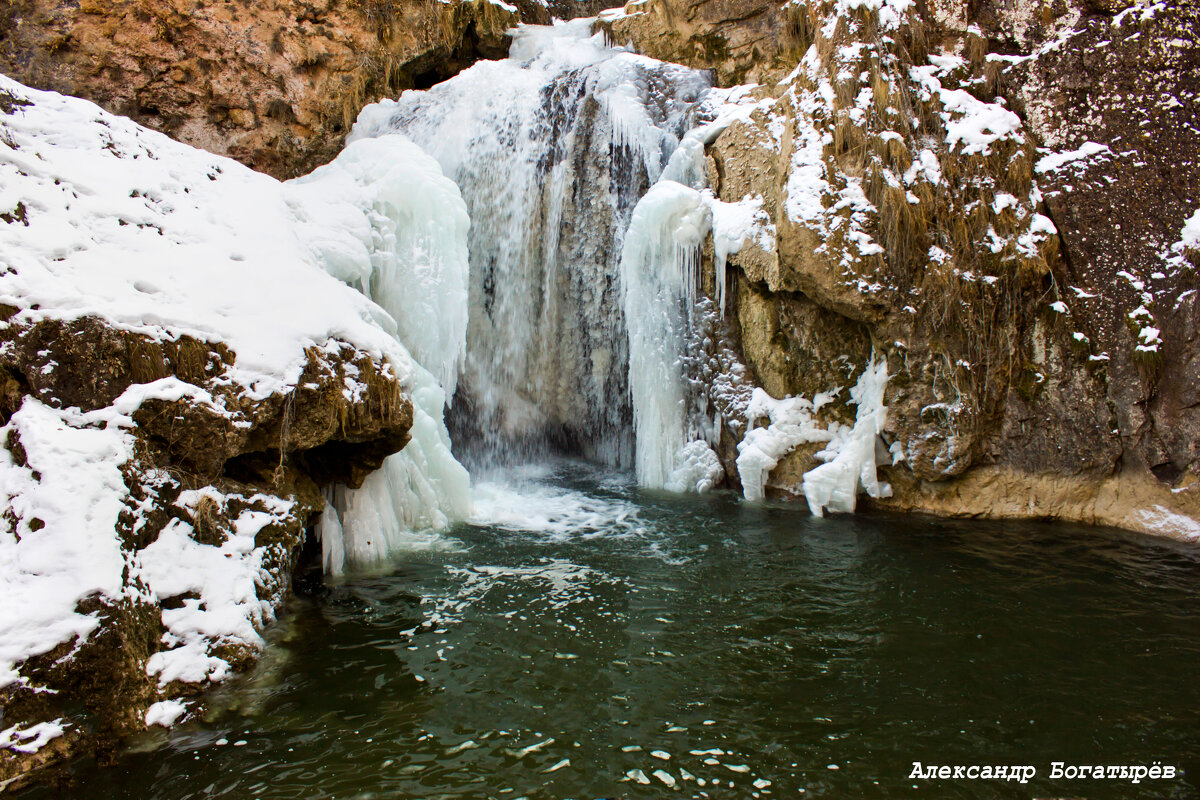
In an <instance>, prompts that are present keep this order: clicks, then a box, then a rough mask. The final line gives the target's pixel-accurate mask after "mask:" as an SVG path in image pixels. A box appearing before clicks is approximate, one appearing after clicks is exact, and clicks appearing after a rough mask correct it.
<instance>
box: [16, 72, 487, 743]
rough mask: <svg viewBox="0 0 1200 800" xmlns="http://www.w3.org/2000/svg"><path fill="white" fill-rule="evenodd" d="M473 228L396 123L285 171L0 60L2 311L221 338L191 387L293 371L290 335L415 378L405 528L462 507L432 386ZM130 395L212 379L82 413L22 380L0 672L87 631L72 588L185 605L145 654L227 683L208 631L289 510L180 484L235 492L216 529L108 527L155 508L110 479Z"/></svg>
mask: <svg viewBox="0 0 1200 800" xmlns="http://www.w3.org/2000/svg"><path fill="white" fill-rule="evenodd" d="M3 109H9V110H8V111H7V112H6V111H4V110H3ZM380 165H387V166H386V168H385V167H381V166H380ZM467 225H468V220H467V216H466V209H465V206H464V205H463V203H462V200H461V198H460V197H459V195H458V190H457V188H456V187H455V186H454V184H453V183H452V182H450V181H449V180H447V179H445V178H443V177H442V176H441V172H440V168H439V167H438V165H437V164H436V162H434V161H433V159H431V158H429V157H428V156H425V155H424V154H423V153H421V152H420V150H419V149H417V148H416V147H415V146H414V145H412V144H411V143H410V142H408V141H407V140H405V139H403V138H402V137H398V136H392V137H384V138H382V139H379V140H374V141H371V142H366V143H361V144H359V145H356V146H353V147H351V148H348V149H347V151H346V152H345V153H344V154H343V156H341V157H340V158H339V159H338V160H336V161H335V162H334V163H333V164H331V165H330V166H328V167H325V168H323V169H322V170H321V171H319V173H318V174H315V175H313V176H310V177H309V178H308V179H305V180H302V181H298V182H293V183H286V184H285V183H280V182H278V181H276V180H274V179H272V178H270V177H267V176H264V175H261V174H259V173H255V172H253V171H251V170H249V169H247V168H246V167H243V166H242V165H240V164H238V163H237V162H234V161H232V160H230V159H226V158H222V157H219V156H214V155H211V154H209V153H205V152H202V151H199V150H196V149H194V148H191V147H188V146H185V145H182V144H179V143H177V142H175V141H173V140H171V139H168V138H167V137H165V136H163V135H161V134H158V133H155V132H153V131H149V130H147V129H145V128H142V127H140V126H138V125H136V124H134V123H133V122H132V121H130V120H128V119H125V118H122V117H117V116H114V115H112V114H108V113H106V112H104V111H103V110H101V109H100V108H98V107H97V106H95V105H93V104H91V103H88V102H85V101H82V100H78V99H74V98H69V97H63V96H61V95H58V94H54V93H48V92H38V91H34V90H31V89H28V88H26V87H24V86H21V85H19V84H17V83H15V82H13V81H11V80H9V79H7V78H5V77H3V76H0V267H2V269H0V303H3V304H6V305H9V306H12V307H14V308H16V309H18V311H17V312H16V313H15V315H13V316H12V317H10V318H9V320H8V321H7V322H5V323H0V324H4V325H7V326H12V325H24V324H32V323H37V322H39V321H44V320H75V319H79V318H82V317H89V316H90V317H97V318H99V319H100V320H102V321H103V322H104V323H105V324H107V325H108V326H111V327H113V328H116V329H119V330H124V331H130V332H136V333H138V334H140V335H143V336H149V337H151V338H154V339H159V340H174V339H176V338H178V337H180V336H184V335H186V336H191V337H195V338H197V339H200V340H202V341H205V342H208V343H222V344H223V345H225V346H226V347H228V349H230V350H231V351H232V352H233V353H234V355H235V362H234V364H233V366H232V367H230V368H229V369H227V370H226V372H225V373H224V374H222V375H218V376H215V377H214V378H213V379H212V381H211V384H210V385H209V388H212V387H214V386H219V387H222V388H223V389H229V390H232V391H233V392H234V393H235V394H237V395H240V396H242V397H243V398H246V399H248V400H256V399H261V398H265V397H268V396H271V395H279V394H280V393H283V392H287V391H288V390H289V389H290V388H291V387H293V386H294V385H295V383H296V381H297V380H298V379H299V378H300V375H301V371H302V369H303V368H304V365H305V363H306V359H307V357H306V353H305V350H306V348H312V347H317V348H326V347H328V346H329V345H330V343H331V342H332V341H340V342H346V343H349V344H350V345H352V346H354V347H355V348H357V349H358V350H360V351H362V352H365V353H367V354H368V355H370V356H371V357H372V358H373V359H375V360H376V361H377V362H379V363H381V364H383V363H385V364H386V365H387V366H388V367H389V368H390V370H391V372H392V373H393V374H394V375H395V376H396V377H398V378H399V379H400V381H401V382H402V383H403V384H404V385H405V386H406V387H407V388H408V389H409V391H410V393H411V394H412V395H413V399H414V401H415V403H416V406H417V408H416V420H415V423H414V428H413V431H412V435H413V439H414V440H413V442H412V444H411V445H410V447H409V448H406V450H405V451H404V452H403V453H401V454H398V455H396V456H393V457H392V459H390V460H389V462H388V463H389V465H390V468H389V472H388V474H389V475H390V476H391V478H392V485H391V487H390V488H391V490H392V491H393V492H394V493H395V494H396V496H398V497H400V498H402V500H403V501H404V502H405V503H406V509H405V510H406V512H407V513H408V514H409V518H410V519H412V520H414V521H416V522H420V523H426V522H428V521H433V522H441V523H443V524H444V522H445V521H446V520H447V519H448V518H449V516H450V515H451V513H452V512H455V513H457V512H461V513H462V514H465V513H467V511H469V504H467V505H466V507H463V502H462V497H463V496H464V495H465V494H466V492H467V483H468V478H467V476H466V472H465V470H463V469H462V468H461V467H460V466H458V464H457V462H455V461H454V459H453V456H452V455H451V454H450V451H449V441H448V437H447V436H446V433H445V426H444V423H443V421H442V417H441V413H442V408H441V405H442V402H443V401H444V396H445V395H444V392H443V390H442V388H441V384H447V385H449V386H451V387H452V386H453V384H454V381H455V380H456V371H457V367H458V364H459V363H460V362H461V359H462V351H463V348H464V346H465V306H466V288H465V286H466V284H465V275H466V268H467V266H466V230H467ZM383 284H386V285H389V286H391V287H392V289H393V294H392V295H389V294H388V293H387V292H385V291H383V289H382V288H381V287H382V285H383ZM396 292H402V293H404V294H406V295H407V296H406V297H405V298H397V297H395V296H394V294H395V293H396ZM367 293H375V294H379V295H381V296H383V297H384V299H385V300H388V301H391V302H389V304H388V305H389V308H390V309H391V311H392V312H393V313H395V314H396V315H397V316H399V315H400V312H402V311H406V310H407V309H408V307H409V306H411V308H412V311H411V313H410V314H406V315H405V316H404V317H403V318H402V319H400V320H399V322H398V321H397V318H396V317H394V316H393V315H392V314H390V313H389V312H388V311H385V310H384V308H383V307H381V306H380V305H377V304H376V303H375V302H373V301H372V300H370V299H368V297H367V296H366V295H367ZM401 300H403V302H401ZM460 308H461V309H463V310H462V311H461V313H459V312H458V311H456V309H460ZM402 340H408V341H409V342H411V344H412V349H413V350H414V351H415V352H417V353H418V354H419V356H420V358H421V359H422V360H423V361H425V362H426V363H425V366H422V364H421V363H419V362H418V361H415V360H414V359H413V358H412V357H411V356H410V355H409V348H407V347H406V346H405V344H404V343H403V342H402ZM425 367H428V369H426V368H425ZM439 382H440V383H439ZM353 390H354V387H349V388H348V391H351V393H353ZM148 398H159V399H163V400H167V401H177V400H179V399H181V398H188V399H189V400H190V401H192V402H194V403H199V404H203V405H207V406H213V404H214V401H213V397H212V394H211V393H210V392H209V391H208V389H206V388H203V387H199V386H195V385H192V384H188V383H185V382H183V381H181V380H179V379H177V378H166V379H163V380H160V381H156V382H154V383H152V384H146V385H134V386H132V387H131V388H130V389H129V390H128V391H126V392H125V394H124V395H122V396H121V397H119V398H118V399H117V400H116V402H115V403H114V404H113V405H112V406H110V407H107V408H101V409H98V410H95V411H91V412H87V413H83V412H80V411H79V410H78V409H70V408H68V409H56V408H53V407H51V406H50V405H47V404H45V403H43V402H39V401H37V400H34V399H33V398H30V397H27V398H25V401H24V404H23V405H22V407H21V408H20V410H19V411H17V413H16V414H14V415H13V417H12V419H11V420H9V422H8V424H7V425H6V426H4V427H3V428H2V429H0V436H6V437H9V438H6V439H5V441H7V442H13V441H19V442H20V443H21V447H20V448H16V449H14V448H12V447H11V445H10V447H9V448H8V449H3V448H0V502H2V503H3V504H4V506H5V507H6V508H9V509H11V510H12V512H13V513H10V514H6V515H4V516H3V518H2V519H0V688H2V687H4V686H8V685H12V684H14V683H16V684H21V683H24V682H25V678H24V677H22V676H21V675H20V674H19V672H18V670H17V666H18V665H19V664H20V663H21V662H22V661H23V660H25V659H27V658H29V657H31V656H35V655H38V654H42V653H46V652H49V651H50V650H52V649H53V648H54V647H56V646H57V645H59V644H60V643H62V642H71V641H72V640H73V641H74V642H75V643H76V647H78V646H79V645H81V644H83V643H84V642H86V640H87V638H88V637H89V636H91V635H93V634H94V633H95V631H96V629H97V628H98V626H99V625H101V620H100V618H99V616H98V615H97V614H96V613H95V612H90V613H84V612H83V611H81V610H80V607H79V605H78V604H79V603H80V601H82V600H85V599H88V598H96V599H99V600H101V601H102V602H103V603H104V604H106V605H113V604H126V605H128V604H150V605H154V604H156V603H157V602H158V601H159V600H160V599H162V598H168V597H179V596H185V597H186V598H188V599H186V600H185V602H184V603H183V605H182V606H177V607H174V608H171V609H163V611H162V622H163V625H164V628H165V630H166V633H165V634H164V636H163V640H162V643H161V644H162V647H163V650H162V652H159V653H158V654H156V655H153V656H152V657H151V658H150V660H149V662H148V663H147V665H146V668H147V672H148V673H149V674H150V675H151V676H152V677H154V678H155V679H156V680H157V681H158V682H159V683H160V684H161V685H166V684H168V683H170V682H172V681H176V680H178V681H184V682H200V681H205V680H209V681H218V680H221V679H223V678H224V677H225V676H226V675H227V674H229V672H230V671H231V670H230V664H229V663H228V662H226V661H225V660H224V659H222V658H221V657H220V655H219V653H218V652H216V651H215V650H214V648H215V647H216V646H217V645H230V644H232V645H235V646H245V647H248V648H250V649H251V650H253V649H257V648H259V647H261V644H262V641H261V638H260V635H259V634H260V632H261V630H262V628H263V626H264V625H265V624H266V623H268V622H269V621H270V619H271V618H272V616H273V613H274V604H275V603H277V602H278V600H279V597H280V594H281V592H280V579H279V576H278V575H274V574H272V573H271V566H270V565H271V563H272V562H271V553H270V552H268V548H269V547H272V546H275V547H278V546H279V545H261V544H260V543H259V542H258V541H256V534H258V532H259V531H260V530H262V529H263V528H264V526H267V525H271V524H278V523H280V522H281V520H285V519H287V518H288V517H289V515H291V514H292V513H293V509H292V507H291V506H292V504H291V502H290V501H287V500H283V499H280V498H278V497H273V496H266V495H255V496H253V497H242V496H239V495H222V494H221V493H220V492H217V491H216V490H211V491H209V490H202V491H200V492H196V491H193V492H185V493H184V494H183V495H182V496H180V497H179V499H178V500H177V501H176V502H175V505H177V506H179V508H180V509H182V511H183V513H182V514H181V515H180V516H181V517H183V518H187V517H189V516H192V515H194V512H195V511H196V508H197V505H198V504H199V503H200V502H208V503H215V504H217V505H218V506H221V507H222V508H224V507H225V505H224V504H226V503H230V502H232V503H235V504H236V507H237V508H244V510H242V511H240V512H237V513H232V514H231V515H230V518H231V529H230V530H229V531H228V534H227V535H226V536H225V539H224V541H223V542H220V543H205V542H202V541H200V539H201V538H202V537H199V536H196V535H194V532H193V530H192V527H191V525H189V524H188V523H186V522H184V521H182V519H174V520H172V521H171V522H170V523H169V524H168V525H167V526H166V528H165V529H164V530H163V531H162V532H161V533H160V534H159V535H158V536H157V538H156V540H155V541H153V542H152V543H150V544H149V545H148V546H145V547H142V548H141V549H140V550H136V551H134V550H130V549H129V548H128V547H127V546H126V544H125V543H124V542H123V541H122V539H121V536H120V534H119V533H118V528H119V527H120V525H121V523H120V520H121V519H122V516H123V515H126V516H129V517H130V518H132V519H133V520H134V522H133V523H131V525H132V527H133V529H135V530H136V529H137V528H138V527H139V526H140V524H141V523H140V520H141V519H142V518H143V517H144V516H145V514H146V513H147V512H148V511H150V510H151V507H152V506H153V505H154V504H155V503H156V502H159V503H160V504H161V502H162V501H157V500H156V497H155V494H154V489H153V480H154V476H153V475H150V476H149V478H148V480H149V484H147V483H146V481H147V476H146V475H145V474H142V475H140V476H139V480H141V481H142V485H143V486H145V485H149V486H150V496H149V497H148V498H141V499H139V498H138V497H135V496H133V494H132V493H131V491H130V488H129V486H128V485H127V484H128V483H129V481H130V479H129V477H128V475H127V474H126V472H127V471H128V470H130V469H134V468H135V467H136V468H138V469H141V467H140V466H138V465H137V464H136V463H135V462H136V461H137V458H138V456H137V446H136V429H135V425H134V423H133V420H132V418H131V416H132V414H133V412H134V411H135V410H136V409H137V408H138V407H139V405H140V404H141V403H142V402H144V401H145V400H146V399H148ZM214 407H215V406H214ZM429 464H435V465H436V466H437V467H438V469H439V470H440V472H439V473H438V474H437V475H435V476H434V477H433V478H429V477H426V476H424V475H423V474H422V471H423V467H425V466H426V465H429ZM447 476H448V477H447ZM161 478H162V481H163V483H164V484H166V483H171V482H172V478H171V477H170V476H169V475H166V474H165V473H164V474H163V475H162V476H161ZM205 494H207V495H208V497H207V499H206V498H205V497H204V496H203V495H205ZM231 507H232V506H231ZM350 532H351V531H348V533H350ZM339 563H340V562H339ZM172 702H173V701H164V703H165V705H164V703H160V704H157V706H156V707H155V708H154V709H152V713H151V714H150V715H149V716H148V717H147V721H148V723H156V722H157V723H165V724H169V723H170V722H173V721H174V719H175V718H177V717H178V716H179V712H180V710H181V709H182V706H179V705H178V704H172ZM60 722H61V721H56V722H54V723H53V725H54V729H55V730H56V731H58V732H59V733H61V730H62V727H63V725H62V724H60ZM46 730H49V729H48V728H44V727H43V728H37V731H42V732H43V733H44V732H45V731H46ZM37 731H35V729H34V728H29V729H28V730H25V731H21V730H18V729H17V728H9V729H7V730H4V731H0V741H2V742H10V743H18V744H20V745H21V746H22V747H27V746H30V745H29V742H31V741H36V742H42V741H43V740H44V739H48V738H50V737H49V736H43V735H42V734H41V733H38V734H37V735H36V736H35V735H34V733H36V732H37ZM22 743H23V744H22ZM43 743H44V742H43ZM0 746H6V745H0ZM14 746H15V745H14Z"/></svg>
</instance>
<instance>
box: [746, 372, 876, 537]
mask: <svg viewBox="0 0 1200 800" xmlns="http://www.w3.org/2000/svg"><path fill="white" fill-rule="evenodd" d="M886 388H887V362H886V361H883V360H880V361H878V362H873V363H871V364H870V365H868V366H867V369H866V370H865V371H864V372H863V374H862V376H861V377H860V378H859V381H858V383H857V384H856V385H855V386H854V387H853V388H852V389H851V390H850V402H851V403H854V404H857V406H858V413H857V415H856V419H855V422H854V425H853V426H849V425H842V424H839V423H837V422H832V423H829V424H828V425H825V426H822V425H820V424H819V423H818V421H817V420H816V419H815V414H816V412H817V411H819V410H820V409H821V407H822V406H824V405H826V404H827V403H829V402H830V401H831V400H832V399H833V395H834V394H836V393H837V391H840V389H839V390H835V391H834V392H830V393H822V394H819V395H817V396H816V397H814V398H813V399H812V400H808V399H806V398H803V397H789V398H785V399H783V400H775V399H773V398H772V397H771V396H770V395H768V394H767V393H766V392H764V391H763V390H762V389H757V390H755V392H754V397H753V398H752V400H751V402H750V406H749V408H748V409H747V411H746V416H747V418H748V419H749V420H750V421H751V422H752V423H753V422H754V421H756V420H758V419H762V418H766V419H768V420H769V425H768V426H767V427H751V428H750V429H749V430H747V431H746V435H745V437H744V438H743V440H742V441H741V443H739V444H738V459H737V467H738V474H739V476H740V478H741V480H742V487H743V489H744V491H745V495H746V499H747V500H761V499H762V498H763V497H764V494H765V484H766V479H767V476H768V475H769V474H770V472H771V470H773V469H774V468H775V467H776V466H777V465H778V463H779V461H780V459H782V458H783V457H784V456H785V455H787V454H788V453H789V452H791V451H792V450H794V449H795V448H796V447H797V446H798V445H800V444H804V443H814V442H815V443H819V442H824V443H826V444H825V447H824V449H822V450H821V451H820V452H818V453H817V454H816V458H817V459H818V460H820V461H823V462H825V463H823V464H821V465H819V466H817V467H815V468H813V469H811V470H809V471H808V472H806V473H805V474H804V481H803V485H802V488H803V491H804V497H805V499H806V500H808V507H809V510H810V511H811V512H812V513H813V514H815V515H816V516H818V517H819V516H823V515H824V513H825V511H838V512H851V511H854V508H855V506H856V504H857V499H858V493H859V490H860V489H861V490H862V491H865V492H866V493H867V494H868V495H869V496H871V497H889V496H890V495H891V487H890V486H888V485H887V484H886V483H881V482H880V481H879V479H878V477H877V476H876V471H875V469H876V440H877V438H878V436H879V434H880V433H881V432H882V430H883V426H884V425H885V424H886V423H887V408H886V407H885V406H884V404H883V396H884V390H885V389H886Z"/></svg>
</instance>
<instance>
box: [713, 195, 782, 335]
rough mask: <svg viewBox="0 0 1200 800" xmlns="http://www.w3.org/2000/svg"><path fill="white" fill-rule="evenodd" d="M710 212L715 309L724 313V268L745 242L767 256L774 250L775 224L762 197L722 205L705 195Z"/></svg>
mask: <svg viewBox="0 0 1200 800" xmlns="http://www.w3.org/2000/svg"><path fill="white" fill-rule="evenodd" d="M705 199H706V200H707V201H708V204H709V208H710V209H711V211H712V236H713V247H714V250H715V255H716V259H715V261H716V264H715V266H716V288H717V298H716V299H717V308H718V309H720V311H721V313H722V314H724V313H725V268H726V265H727V264H728V262H729V257H730V256H731V255H734V254H736V253H739V252H741V250H742V248H743V247H744V246H745V245H746V243H747V242H753V243H754V244H756V245H757V246H758V247H759V248H760V249H762V250H765V251H766V252H768V253H770V252H773V251H774V250H775V225H774V223H772V222H771V218H770V215H768V214H767V212H766V211H765V210H764V209H763V198H762V195H757V196H747V197H745V198H744V199H742V200H740V201H739V202H736V203H725V202H722V201H720V200H718V199H717V198H716V197H715V196H713V195H712V192H711V191H707V192H706V193H705Z"/></svg>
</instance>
